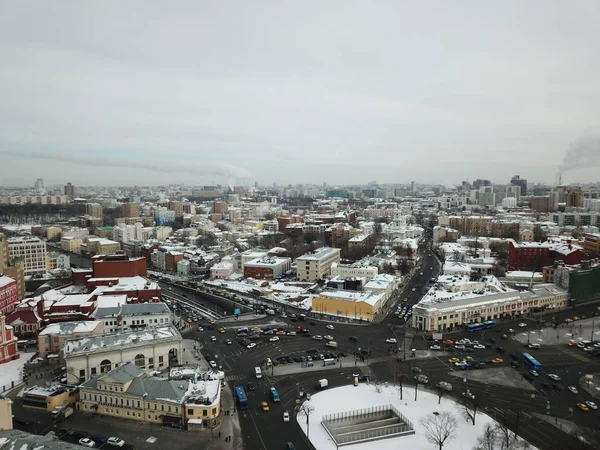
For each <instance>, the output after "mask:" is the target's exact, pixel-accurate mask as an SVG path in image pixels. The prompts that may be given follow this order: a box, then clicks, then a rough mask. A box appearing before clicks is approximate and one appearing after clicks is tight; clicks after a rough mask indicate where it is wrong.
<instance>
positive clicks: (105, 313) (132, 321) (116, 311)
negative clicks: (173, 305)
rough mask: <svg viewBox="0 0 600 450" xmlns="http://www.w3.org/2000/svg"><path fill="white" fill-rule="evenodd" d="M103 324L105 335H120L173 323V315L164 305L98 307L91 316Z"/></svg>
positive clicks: (125, 304)
mask: <svg viewBox="0 0 600 450" xmlns="http://www.w3.org/2000/svg"><path fill="white" fill-rule="evenodd" d="M92 317H94V318H95V319H96V320H100V321H102V322H103V323H104V332H105V333H122V332H125V331H136V330H143V329H146V328H152V327H164V326H168V325H170V324H171V323H173V314H172V313H171V310H170V309H169V307H168V306H167V305H165V304H164V303H124V304H122V305H119V306H99V307H98V308H97V309H96V311H94V313H93V314H92Z"/></svg>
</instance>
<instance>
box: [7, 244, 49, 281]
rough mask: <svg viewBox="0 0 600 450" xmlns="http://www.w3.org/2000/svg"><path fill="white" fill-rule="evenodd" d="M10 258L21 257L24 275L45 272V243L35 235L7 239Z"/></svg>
mask: <svg viewBox="0 0 600 450" xmlns="http://www.w3.org/2000/svg"><path fill="white" fill-rule="evenodd" d="M8 250H9V253H10V257H11V258H22V260H23V263H24V271H25V275H36V274H44V273H46V243H45V242H43V241H42V240H41V239H39V238H37V237H13V238H9V239H8Z"/></svg>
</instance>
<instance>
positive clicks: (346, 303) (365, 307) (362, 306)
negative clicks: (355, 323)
mask: <svg viewBox="0 0 600 450" xmlns="http://www.w3.org/2000/svg"><path fill="white" fill-rule="evenodd" d="M384 298H385V295H384V293H379V292H371V291H344V290H332V291H323V292H321V294H320V295H319V296H318V297H314V298H313V299H312V311H313V312H316V313H319V314H323V315H325V316H327V315H331V316H337V317H340V316H341V317H346V318H348V319H356V320H366V321H372V320H373V317H374V316H375V314H377V312H378V311H379V309H380V308H381V306H382V304H383V302H384Z"/></svg>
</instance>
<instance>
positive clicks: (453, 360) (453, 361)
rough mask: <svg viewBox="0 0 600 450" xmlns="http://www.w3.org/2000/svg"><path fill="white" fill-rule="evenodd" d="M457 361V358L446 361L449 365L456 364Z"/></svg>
mask: <svg viewBox="0 0 600 450" xmlns="http://www.w3.org/2000/svg"><path fill="white" fill-rule="evenodd" d="M458 361H460V359H458V358H450V359H449V360H448V362H449V363H457V362H458Z"/></svg>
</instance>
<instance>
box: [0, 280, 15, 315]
mask: <svg viewBox="0 0 600 450" xmlns="http://www.w3.org/2000/svg"><path fill="white" fill-rule="evenodd" d="M18 302H19V290H18V286H17V281H16V280H14V279H12V278H11V277H7V276H4V275H2V274H0V314H10V313H11V312H12V311H13V310H14V309H15V308H16V306H17V303H18Z"/></svg>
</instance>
